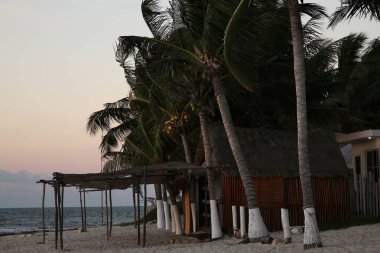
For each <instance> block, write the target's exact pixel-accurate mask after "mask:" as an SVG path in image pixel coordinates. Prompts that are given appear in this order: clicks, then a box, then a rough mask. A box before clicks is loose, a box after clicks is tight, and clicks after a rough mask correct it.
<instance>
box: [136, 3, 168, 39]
mask: <svg viewBox="0 0 380 253" xmlns="http://www.w3.org/2000/svg"><path fill="white" fill-rule="evenodd" d="M159 2H160V1H159V0H143V2H142V4H141V12H142V15H143V18H144V20H145V23H146V24H147V26H148V27H149V30H150V31H151V33H152V34H153V37H154V38H156V39H164V40H165V39H166V38H167V37H168V36H169V34H170V32H171V31H172V22H173V20H172V17H171V16H170V14H169V12H168V11H167V10H164V9H163V8H162V7H161V6H160V5H159Z"/></svg>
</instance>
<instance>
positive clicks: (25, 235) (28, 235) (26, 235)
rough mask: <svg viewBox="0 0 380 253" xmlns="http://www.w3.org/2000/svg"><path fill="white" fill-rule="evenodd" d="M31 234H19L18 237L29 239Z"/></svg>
mask: <svg viewBox="0 0 380 253" xmlns="http://www.w3.org/2000/svg"><path fill="white" fill-rule="evenodd" d="M32 235H33V234H31V233H25V234H21V235H20V237H31V236H32Z"/></svg>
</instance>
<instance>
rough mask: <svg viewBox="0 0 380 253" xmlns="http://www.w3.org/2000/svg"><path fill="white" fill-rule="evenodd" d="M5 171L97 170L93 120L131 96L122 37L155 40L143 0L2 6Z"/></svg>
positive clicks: (0, 132) (0, 106)
mask: <svg viewBox="0 0 380 253" xmlns="http://www.w3.org/2000/svg"><path fill="white" fill-rule="evenodd" d="M0 30H1V31H2V34H1V40H0V55H1V57H0V69H1V75H0V115H1V116H2V120H1V124H0V169H4V170H9V171H14V172H16V171H18V170H26V171H29V172H33V173H47V174H51V173H52V172H53V171H61V172H77V173H79V172H97V171H99V170H100V155H99V150H98V145H99V141H100V136H97V137H93V136H89V135H88V134H87V133H86V129H85V126H86V120H87V118H88V116H89V115H90V114H91V113H92V112H94V111H96V110H99V109H101V108H102V105H103V104H104V103H106V102H112V101H115V100H117V99H120V98H122V97H125V96H126V95H127V94H128V87H127V83H126V81H125V79H124V76H123V70H122V69H121V68H120V67H119V65H118V64H117V62H116V61H115V59H114V52H113V46H114V44H115V41H116V40H117V38H118V36H120V35H127V34H139V35H147V36H149V32H148V30H147V28H145V24H144V22H143V19H142V18H141V15H140V1H131V0H128V1H125V0H120V1H102V0H96V1H75V0H70V1H49V0H36V1H26V0H13V1H1V2H0Z"/></svg>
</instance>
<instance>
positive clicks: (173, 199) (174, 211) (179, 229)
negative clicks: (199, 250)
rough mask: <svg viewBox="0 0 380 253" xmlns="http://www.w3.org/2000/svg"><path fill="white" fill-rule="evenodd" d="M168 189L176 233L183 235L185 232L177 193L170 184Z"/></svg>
mask: <svg viewBox="0 0 380 253" xmlns="http://www.w3.org/2000/svg"><path fill="white" fill-rule="evenodd" d="M167 190H168V192H169V196H170V201H171V202H172V222H175V234H176V235H183V234H184V233H183V228H182V223H181V217H180V214H179V210H178V206H177V200H176V195H175V193H174V191H173V190H172V189H171V187H170V186H168V187H167Z"/></svg>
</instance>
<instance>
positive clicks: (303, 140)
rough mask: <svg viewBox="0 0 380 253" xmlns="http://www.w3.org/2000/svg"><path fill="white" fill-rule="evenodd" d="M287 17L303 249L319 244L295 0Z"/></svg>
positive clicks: (302, 52)
mask: <svg viewBox="0 0 380 253" xmlns="http://www.w3.org/2000/svg"><path fill="white" fill-rule="evenodd" d="M288 7H289V17H290V25H291V32H292V40H293V57H294V77H295V83H296V98H297V129H298V165H299V172H300V180H301V188H302V196H303V208H304V215H305V233H304V247H305V248H314V247H321V246H322V241H321V237H320V234H319V230H318V224H317V220H316V216H315V208H314V200H313V190H312V185H311V172H310V163H309V153H308V146H307V113H306V110H307V108H306V84H305V79H306V78H305V63H304V49H303V34H302V24H301V17H300V13H299V5H298V2H297V0H289V1H288Z"/></svg>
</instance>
